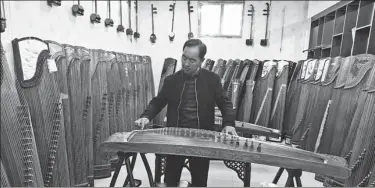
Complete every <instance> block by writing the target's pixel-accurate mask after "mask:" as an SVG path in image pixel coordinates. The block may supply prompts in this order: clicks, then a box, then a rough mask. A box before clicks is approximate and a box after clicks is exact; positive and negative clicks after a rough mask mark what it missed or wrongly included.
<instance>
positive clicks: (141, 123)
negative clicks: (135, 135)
mask: <svg viewBox="0 0 375 188" xmlns="http://www.w3.org/2000/svg"><path fill="white" fill-rule="evenodd" d="M148 123H150V120H148V119H147V118H139V119H138V120H137V121H135V124H136V125H137V126H140V127H141V129H143V128H144V127H145V125H147V124H148Z"/></svg>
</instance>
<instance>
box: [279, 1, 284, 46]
mask: <svg viewBox="0 0 375 188" xmlns="http://www.w3.org/2000/svg"><path fill="white" fill-rule="evenodd" d="M281 19H282V20H281V23H282V26H281V39H280V52H281V50H282V48H283V39H284V25H285V24H284V23H285V7H284V8H283V15H282V18H281Z"/></svg>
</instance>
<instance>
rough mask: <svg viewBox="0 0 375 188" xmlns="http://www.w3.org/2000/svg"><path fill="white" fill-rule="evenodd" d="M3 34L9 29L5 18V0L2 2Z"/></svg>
mask: <svg viewBox="0 0 375 188" xmlns="http://www.w3.org/2000/svg"><path fill="white" fill-rule="evenodd" d="M0 10H1V18H0V20H1V32H2V33H3V32H4V31H5V29H6V28H7V22H6V20H7V19H6V18H5V6H4V0H1V9H0Z"/></svg>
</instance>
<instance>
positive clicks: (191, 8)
mask: <svg viewBox="0 0 375 188" xmlns="http://www.w3.org/2000/svg"><path fill="white" fill-rule="evenodd" d="M187 5H188V14H189V34H188V38H189V39H191V38H193V37H194V34H193V33H192V32H191V19H190V13H192V12H194V10H193V6H190V0H188V2H187Z"/></svg>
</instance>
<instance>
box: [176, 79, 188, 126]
mask: <svg viewBox="0 0 375 188" xmlns="http://www.w3.org/2000/svg"><path fill="white" fill-rule="evenodd" d="M185 84H186V81H184V86H183V87H182V92H181V95H180V103H179V104H178V107H177V127H178V121H179V119H180V106H181V102H182V95H183V94H184V90H185Z"/></svg>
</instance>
